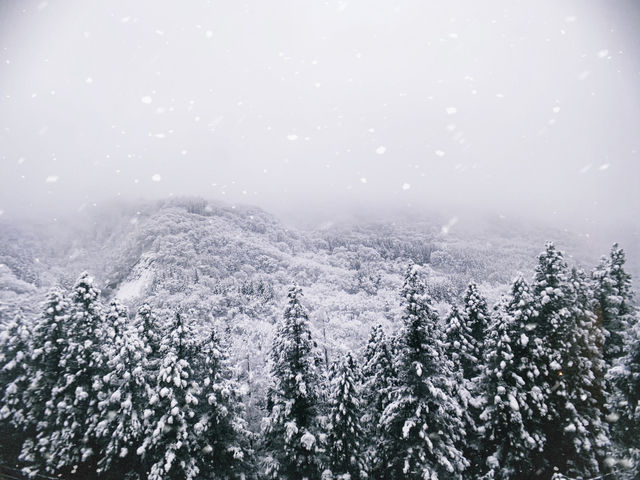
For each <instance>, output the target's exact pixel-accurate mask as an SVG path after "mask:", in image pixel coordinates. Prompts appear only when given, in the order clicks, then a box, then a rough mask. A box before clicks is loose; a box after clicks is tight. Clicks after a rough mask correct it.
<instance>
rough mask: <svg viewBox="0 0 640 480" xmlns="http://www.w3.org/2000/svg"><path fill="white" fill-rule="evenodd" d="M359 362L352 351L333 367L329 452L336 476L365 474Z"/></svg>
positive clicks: (345, 479)
mask: <svg viewBox="0 0 640 480" xmlns="http://www.w3.org/2000/svg"><path fill="white" fill-rule="evenodd" d="M359 398H360V392H359V388H358V372H357V366H356V364H355V362H354V361H353V357H352V356H351V354H350V353H347V354H346V355H345V356H344V358H342V359H341V360H340V362H339V364H337V365H335V366H334V368H333V377H332V379H331V393H330V400H329V403H330V412H329V426H328V433H327V454H328V457H329V469H330V470H331V472H332V474H333V478H334V479H335V480H360V479H362V478H366V473H365V462H364V434H363V429H362V427H361V425H360V418H361V407H360V400H359Z"/></svg>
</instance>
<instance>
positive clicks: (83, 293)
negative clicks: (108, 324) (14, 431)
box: [22, 272, 104, 478]
mask: <svg viewBox="0 0 640 480" xmlns="http://www.w3.org/2000/svg"><path fill="white" fill-rule="evenodd" d="M99 294H100V292H99V291H98V290H97V289H96V287H95V286H94V285H93V279H92V278H91V277H90V276H89V275H88V274H87V273H86V272H85V273H83V274H82V275H81V276H80V277H79V279H78V280H77V281H76V283H75V285H74V287H73V290H72V295H71V305H70V316H69V320H68V324H66V325H68V328H66V329H65V331H64V334H66V336H67V339H66V341H65V342H64V343H62V349H61V351H60V360H59V363H58V368H59V371H58V373H59V375H58V377H57V378H56V379H55V383H54V384H53V386H52V388H51V392H50V393H51V397H50V398H49V399H47V400H46V403H45V409H44V411H43V415H42V417H41V418H36V420H37V421H38V425H39V426H42V427H43V428H42V429H38V431H37V433H36V437H35V441H34V442H28V443H25V449H24V450H23V454H22V456H23V458H24V460H25V461H26V462H27V463H28V464H30V465H29V466H28V467H27V470H28V471H30V472H33V471H36V472H37V471H40V470H42V469H43V468H44V469H45V470H46V471H48V472H50V473H55V474H60V475H63V476H66V477H69V478H87V477H89V476H92V475H94V472H95V462H96V453H97V451H98V450H99V445H98V443H97V439H96V438H95V436H94V435H93V432H92V431H91V430H90V429H89V428H88V427H89V425H91V422H93V421H94V419H93V417H94V416H96V415H99V411H98V405H97V403H98V401H97V397H98V395H97V394H98V392H99V391H100V390H101V388H102V386H101V385H102V375H103V373H104V371H103V367H104V358H103V353H102V349H101V345H102V343H103V331H104V330H103V323H104V320H103V314H102V308H101V305H100V303H99V301H98V296H99ZM40 420H41V421H40ZM43 459H44V461H45V462H46V463H45V464H44V465H42V464H41V463H40V462H41V461H42V460H43Z"/></svg>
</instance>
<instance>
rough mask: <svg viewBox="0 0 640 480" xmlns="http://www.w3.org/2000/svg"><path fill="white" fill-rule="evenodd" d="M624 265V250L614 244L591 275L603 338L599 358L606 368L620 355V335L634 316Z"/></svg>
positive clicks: (629, 284)
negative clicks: (602, 359)
mask: <svg viewBox="0 0 640 480" xmlns="http://www.w3.org/2000/svg"><path fill="white" fill-rule="evenodd" d="M625 262H626V259H625V254H624V250H622V249H621V248H620V247H618V244H617V243H614V244H613V247H612V248H611V253H610V255H609V258H606V257H603V258H602V260H601V261H600V264H599V265H598V267H597V268H596V269H595V270H594V272H593V274H592V277H593V279H594V290H595V298H596V300H597V305H598V307H597V313H598V317H599V321H600V324H601V325H602V327H603V328H604V335H605V340H604V346H603V355H604V360H605V362H606V363H607V366H608V367H611V366H612V365H613V362H614V360H615V359H616V358H619V357H621V356H622V355H623V354H624V352H623V347H624V334H625V332H626V331H627V329H628V328H629V326H630V322H632V321H633V315H634V307H633V292H632V288H631V276H630V275H629V274H628V273H627V272H626V271H625V269H624V266H625Z"/></svg>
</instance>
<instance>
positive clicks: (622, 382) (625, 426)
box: [608, 316, 640, 480]
mask: <svg viewBox="0 0 640 480" xmlns="http://www.w3.org/2000/svg"><path fill="white" fill-rule="evenodd" d="M625 344H626V347H625V351H626V354H625V356H624V357H621V358H620V359H619V360H618V362H616V365H615V366H614V367H613V368H611V369H610V370H609V372H608V378H609V380H610V382H611V383H612V384H613V385H614V386H615V391H614V395H615V397H614V398H615V399H616V405H617V406H618V410H617V411H618V412H619V415H620V418H619V419H618V421H617V422H616V425H617V426H618V428H617V433H618V436H619V439H618V440H619V442H620V444H621V447H622V449H623V453H624V456H625V457H626V458H628V459H631V460H632V464H631V465H628V466H626V465H621V466H622V467H623V468H624V467H626V468H629V471H628V472H625V473H626V474H627V475H625V476H624V477H623V476H622V475H621V477H620V478H630V479H633V480H638V479H640V317H639V316H636V318H635V321H634V322H631V326H630V327H629V330H628V333H627V335H626V336H625ZM623 463H628V460H627V461H624V460H623Z"/></svg>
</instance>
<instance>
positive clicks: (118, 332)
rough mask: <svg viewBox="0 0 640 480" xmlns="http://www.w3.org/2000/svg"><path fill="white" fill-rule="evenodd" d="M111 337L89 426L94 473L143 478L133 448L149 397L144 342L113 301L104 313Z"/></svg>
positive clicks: (140, 432) (141, 430) (137, 442)
mask: <svg viewBox="0 0 640 480" xmlns="http://www.w3.org/2000/svg"><path fill="white" fill-rule="evenodd" d="M106 322H107V326H108V328H109V329H110V330H111V331H112V333H113V337H112V338H110V339H109V341H107V342H106V343H105V344H104V345H103V349H104V352H105V359H106V366H107V371H108V373H107V374H106V375H105V376H104V378H103V380H104V384H103V391H102V392H100V393H99V395H98V399H99V400H100V401H99V403H98V409H99V412H100V416H99V417H95V418H94V419H93V421H94V424H93V425H91V426H90V429H91V430H94V431H95V434H96V436H97V437H99V438H100V439H101V443H102V449H101V451H100V460H99V462H98V473H99V474H100V475H101V476H102V477H104V478H113V479H122V478H127V479H140V478H145V476H144V468H143V465H142V462H141V459H140V457H139V456H138V455H137V453H136V450H137V449H138V447H139V446H140V445H141V443H142V438H143V434H144V427H145V415H144V410H145V409H146V407H147V404H148V401H149V388H150V387H149V385H148V384H147V381H146V378H145V374H144V373H145V367H146V356H145V345H144V343H143V342H142V340H141V339H140V337H139V336H138V332H137V331H136V329H135V328H134V327H133V326H132V325H130V324H129V318H128V312H127V309H126V307H124V306H122V305H121V304H120V303H119V302H117V301H113V302H111V304H110V306H109V311H108V312H107V314H106Z"/></svg>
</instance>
